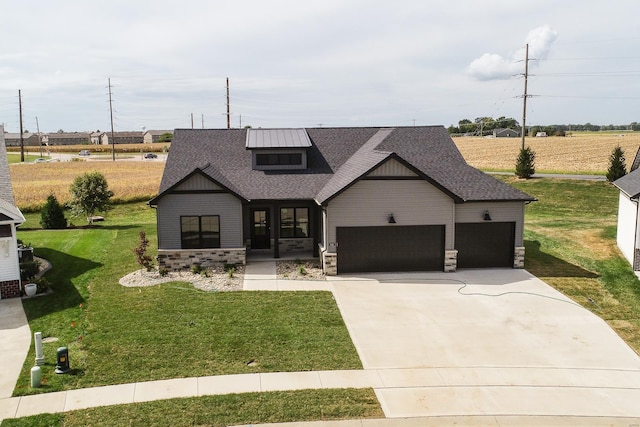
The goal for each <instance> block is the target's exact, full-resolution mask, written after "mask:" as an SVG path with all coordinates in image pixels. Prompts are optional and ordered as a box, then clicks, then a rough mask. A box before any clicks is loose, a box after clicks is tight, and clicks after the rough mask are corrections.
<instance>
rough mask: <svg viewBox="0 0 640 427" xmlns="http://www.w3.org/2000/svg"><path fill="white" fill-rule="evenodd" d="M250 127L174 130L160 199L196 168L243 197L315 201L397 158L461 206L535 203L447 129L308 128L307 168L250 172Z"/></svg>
mask: <svg viewBox="0 0 640 427" xmlns="http://www.w3.org/2000/svg"><path fill="white" fill-rule="evenodd" d="M246 132H247V131H246V130H245V129H211V130H205V129H202V130H201V129H177V130H176V131H175V133H174V139H173V142H172V144H171V150H170V152H169V157H168V159H167V164H166V167H165V171H164V174H163V177H162V181H161V184H160V191H159V196H162V194H163V193H164V192H166V191H168V190H170V189H171V188H172V187H173V186H174V185H176V184H177V183H178V182H179V181H180V180H181V179H183V178H184V177H185V176H187V175H188V174H190V173H192V172H193V171H194V170H195V169H196V168H200V169H202V170H203V172H204V173H206V174H208V175H209V176H210V177H211V178H212V179H214V180H216V181H217V182H219V183H220V184H221V185H223V186H225V187H227V188H229V189H230V190H231V191H233V192H235V193H236V194H238V195H240V196H242V197H243V198H245V199H246V200H260V199H262V200H264V199H281V200H287V199H304V200H311V199H315V200H318V201H319V202H323V201H325V200H327V199H329V198H330V197H331V196H332V195H334V194H336V193H337V192H339V191H342V190H343V189H344V188H346V186H348V185H349V184H350V183H351V182H353V180H356V179H358V178H360V177H362V175H363V174H364V173H366V172H368V171H369V170H371V168H372V167H374V166H376V165H377V164H379V163H380V162H382V161H383V160H385V159H386V158H387V157H389V156H391V155H392V154H393V155H396V156H398V157H400V158H401V159H402V160H404V161H405V162H406V163H408V164H409V165H411V166H413V167H414V168H415V169H416V170H418V171H419V172H420V173H421V174H423V175H424V176H425V177H428V178H429V180H430V181H431V182H432V183H434V184H435V185H437V186H439V187H440V188H442V189H445V190H446V191H447V193H448V194H449V195H450V196H452V197H453V198H454V199H455V200H456V201H457V202H464V201H498V200H519V201H529V200H534V198H533V197H531V196H529V195H527V194H525V193H523V192H521V191H519V190H517V189H515V188H513V187H511V186H509V185H507V184H505V183H503V182H501V181H499V180H497V179H495V178H493V177H491V176H489V175H487V174H484V173H482V172H480V171H478V170H477V169H475V168H473V167H471V166H469V165H468V164H467V163H466V161H465V160H464V158H463V157H462V155H461V154H460V152H459V151H458V149H457V147H456V146H455V144H454V143H453V140H452V139H451V137H450V136H449V135H448V133H447V131H446V129H445V128H444V127H442V126H426V127H401V128H378V127H375V128H374V127H367V128H310V129H307V133H308V135H309V139H310V140H311V143H312V146H311V147H310V148H309V149H308V151H307V166H308V167H307V169H305V170H291V171H260V170H253V169H252V167H251V166H252V165H251V151H250V150H247V149H246V148H245V141H246Z"/></svg>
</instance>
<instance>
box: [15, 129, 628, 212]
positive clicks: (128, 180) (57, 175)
mask: <svg viewBox="0 0 640 427" xmlns="http://www.w3.org/2000/svg"><path fill="white" fill-rule="evenodd" d="M621 135H623V134H619V133H615V134H613V133H593V132H592V133H574V134H573V136H569V137H547V138H527V140H526V143H527V145H529V146H530V147H531V148H532V149H533V150H534V151H535V153H536V172H538V173H545V172H546V173H567V174H575V173H585V174H596V175H598V174H599V175H604V174H605V173H606V171H607V168H608V167H609V156H610V155H611V152H612V150H613V149H614V148H615V146H616V145H620V147H622V149H623V150H624V153H625V157H626V159H627V167H629V166H630V165H631V162H632V161H633V158H634V156H635V153H636V151H637V150H638V147H639V146H640V132H637V133H626V134H624V135H625V136H621ZM454 142H455V143H456V146H457V147H458V149H459V150H460V151H461V153H462V155H463V156H464V158H465V160H466V161H467V162H468V163H469V164H471V165H472V166H474V167H476V168H478V169H481V170H484V171H513V170H514V168H515V161H516V157H517V156H518V152H519V150H520V146H521V140H520V139H519V138H480V137H457V138H454ZM154 145H158V144H154ZM94 148H95V147H94ZM100 148H104V147H100ZM107 148H108V147H107ZM117 148H123V149H126V150H125V152H127V151H130V150H133V148H131V147H130V146H123V147H117ZM145 148H146V147H145ZM137 150H138V151H139V150H140V146H139V144H138V147H137ZM73 152H74V153H75V152H76V148H74V150H73ZM130 152H131V153H133V152H134V151H130ZM102 154H104V155H105V156H107V154H108V153H102ZM105 160H108V161H81V162H69V161H67V162H50V163H36V164H34V163H24V164H21V163H13V164H11V165H9V169H10V172H11V180H12V183H13V189H14V193H15V197H16V204H17V205H18V207H20V208H21V209H22V210H24V211H26V212H30V211H34V210H37V209H39V208H40V206H42V205H43V204H44V202H45V200H46V198H47V196H48V195H49V194H54V195H55V196H56V197H57V198H58V201H60V202H61V203H64V202H66V201H67V200H68V198H69V186H70V185H71V182H72V181H73V179H74V178H75V177H76V176H78V175H80V174H82V173H85V172H88V171H99V172H101V173H103V174H104V175H105V177H106V178H107V182H108V183H109V188H110V189H111V190H112V191H113V192H114V193H115V196H114V201H116V202H118V201H143V200H149V199H151V198H152V197H153V196H155V195H156V194H157V191H158V188H159V186H160V179H161V178H162V171H163V169H164V162H144V161H134V160H131V159H128V160H126V161H116V162H112V161H110V159H109V158H108V156H107V157H105Z"/></svg>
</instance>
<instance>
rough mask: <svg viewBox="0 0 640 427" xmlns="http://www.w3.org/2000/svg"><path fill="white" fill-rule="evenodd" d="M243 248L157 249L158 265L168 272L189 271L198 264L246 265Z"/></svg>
mask: <svg viewBox="0 0 640 427" xmlns="http://www.w3.org/2000/svg"><path fill="white" fill-rule="evenodd" d="M246 254H247V252H246V250H245V248H238V249H159V250H158V265H159V267H160V268H166V269H167V270H169V271H180V270H189V269H190V268H191V266H192V265H195V264H198V265H200V266H202V267H209V266H213V265H218V264H234V265H237V264H241V265H246V263H247V255H246Z"/></svg>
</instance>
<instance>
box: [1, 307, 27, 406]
mask: <svg viewBox="0 0 640 427" xmlns="http://www.w3.org/2000/svg"><path fill="white" fill-rule="evenodd" d="M30 345H31V330H30V329H29V323H28V322H27V316H25V314H24V309H23V308H22V300H21V299H20V298H10V299H3V300H0V349H1V350H0V351H2V369H0V399H2V398H5V397H11V395H12V394H13V389H14V388H15V387H16V382H17V381H18V377H19V376H20V371H21V370H22V365H23V364H24V360H25V358H26V357H27V354H28V353H29V346H30Z"/></svg>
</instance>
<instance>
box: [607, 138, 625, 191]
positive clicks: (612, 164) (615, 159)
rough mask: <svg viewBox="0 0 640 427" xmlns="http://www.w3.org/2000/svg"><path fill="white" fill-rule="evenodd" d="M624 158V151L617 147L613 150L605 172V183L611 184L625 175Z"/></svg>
mask: <svg viewBox="0 0 640 427" xmlns="http://www.w3.org/2000/svg"><path fill="white" fill-rule="evenodd" d="M625 163H626V161H625V158H624V151H622V148H620V146H619V145H618V146H617V147H616V148H614V149H613V152H612V153H611V157H610V158H609V169H608V170H607V181H609V182H613V181H615V180H616V179H618V178H622V177H623V176H625V175H626V174H627V166H626V164H625Z"/></svg>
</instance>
